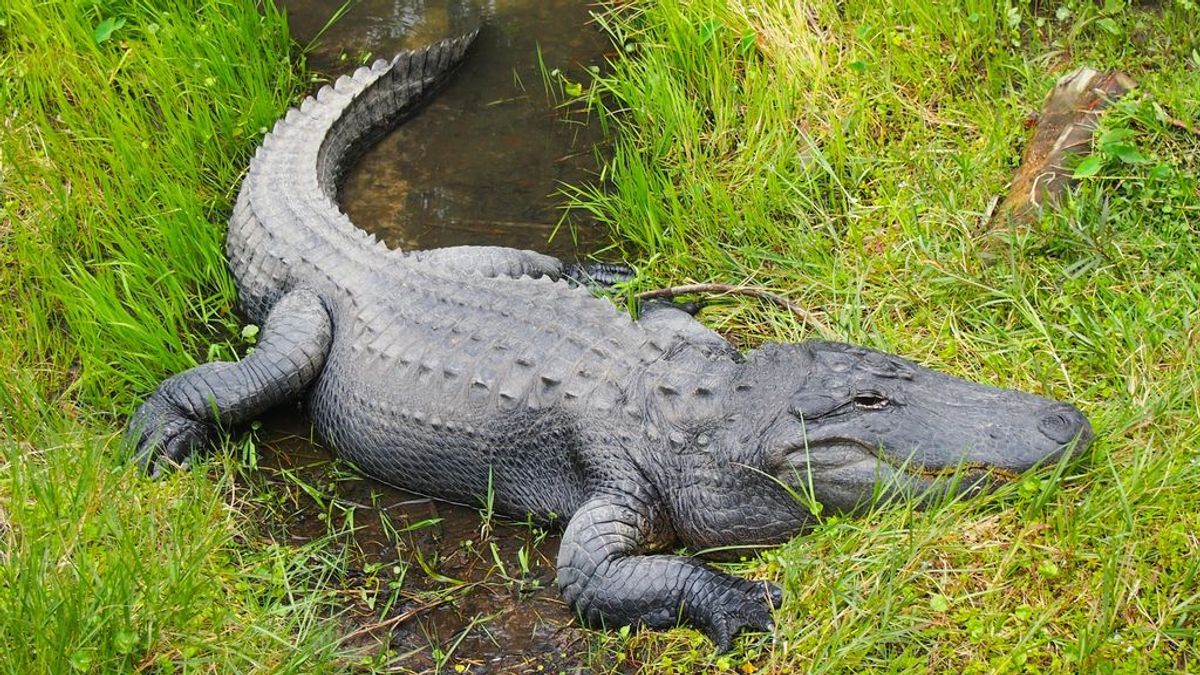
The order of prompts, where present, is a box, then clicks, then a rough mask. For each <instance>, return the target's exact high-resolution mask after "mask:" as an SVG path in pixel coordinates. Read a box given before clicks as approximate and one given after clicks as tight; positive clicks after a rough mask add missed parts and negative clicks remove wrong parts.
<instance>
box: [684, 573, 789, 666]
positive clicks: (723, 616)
mask: <svg viewBox="0 0 1200 675" xmlns="http://www.w3.org/2000/svg"><path fill="white" fill-rule="evenodd" d="M782 602H783V592H782V591H780V590H779V587H777V586H775V585H774V584H770V583H767V582H760V581H747V580H745V579H736V580H735V582H734V583H733V584H731V585H729V586H725V587H723V588H722V589H721V591H720V592H719V593H718V595H717V597H715V598H713V602H712V604H711V605H710V606H709V608H708V612H707V616H705V617H704V618H703V620H702V622H701V625H700V630H701V631H702V632H703V633H704V634H705V635H707V636H708V638H709V639H710V640H712V641H713V644H715V645H716V647H717V651H718V652H727V651H729V650H730V649H732V647H733V639H734V638H735V637H737V636H738V634H739V633H741V632H743V631H758V632H767V633H770V632H773V631H774V629H775V624H774V622H772V621H771V610H772V609H774V608H778V607H779V605H780V604H781V603H782Z"/></svg>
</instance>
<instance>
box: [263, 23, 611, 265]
mask: <svg viewBox="0 0 1200 675" xmlns="http://www.w3.org/2000/svg"><path fill="white" fill-rule="evenodd" d="M284 4H285V5H286V6H287V8H288V10H289V20H290V23H291V26H292V29H293V34H294V35H296V37H297V39H298V40H300V41H301V43H305V42H306V41H308V40H310V39H311V38H310V36H313V35H316V34H317V32H319V31H320V29H321V26H322V25H323V24H324V22H325V19H326V17H327V16H328V13H329V12H330V11H331V10H332V7H335V6H336V4H337V3H329V2H320V1H319V0H285V2H284ZM589 21H590V16H589V13H588V6H587V4H586V3H585V2H581V1H580V0H569V1H568V0H487V1H485V2H478V1H476V2H469V1H463V0H440V1H420V0H363V1H362V2H359V3H357V4H355V5H354V8H353V9H352V10H351V11H350V13H349V14H347V15H346V16H345V17H344V18H343V19H342V20H341V21H340V22H338V23H337V24H335V25H334V26H333V27H332V28H330V29H329V30H328V31H326V32H325V33H324V34H323V35H322V36H321V38H320V39H319V40H318V42H317V46H316V49H315V51H314V52H313V54H312V56H311V57H310V60H309V63H310V65H311V66H312V67H313V68H314V69H316V70H318V71H319V72H323V73H328V74H338V73H341V72H345V71H349V70H352V69H353V67H354V66H355V65H357V64H359V63H361V62H363V61H364V58H362V57H363V56H364V55H369V58H367V59H365V60H367V61H368V62H369V61H370V60H374V59H376V58H390V57H391V56H392V55H393V54H395V53H396V52H398V51H400V50H403V49H410V48H418V47H421V46H424V45H427V44H430V43H431V42H435V41H437V40H439V39H441V38H443V37H450V36H454V35H459V34H461V33H464V32H467V31H470V30H472V29H474V28H475V27H481V32H480V34H479V37H478V38H477V40H476V44H475V47H474V49H473V51H472V53H471V54H470V56H469V57H468V59H467V61H466V63H464V64H463V66H462V67H461V68H460V69H459V71H458V72H457V73H456V74H455V76H454V79H453V80H452V82H451V83H450V85H449V86H448V87H447V88H446V89H445V90H444V91H442V92H441V93H440V94H438V96H437V97H436V98H435V99H433V101H432V102H431V103H430V105H429V106H428V107H427V108H426V109H425V110H424V111H423V112H422V113H421V114H420V115H418V116H417V117H416V118H414V119H412V120H409V121H407V122H405V123H404V124H403V125H402V126H401V127H400V128H399V129H397V130H396V131H395V132H393V133H392V134H390V135H389V136H387V137H386V138H385V139H384V140H383V141H382V142H380V143H379V145H377V146H376V147H375V148H374V149H372V150H371V151H370V152H368V153H367V155H366V156H364V157H363V158H362V160H361V162H360V164H359V165H358V167H357V168H356V169H354V170H353V171H352V172H351V174H350V175H349V176H348V177H347V180H346V183H345V185H344V188H343V193H342V208H343V210H345V211H346V213H347V215H349V216H350V218H351V220H353V221H354V222H355V223H356V224H357V225H358V226H360V227H362V228H364V229H366V230H368V231H371V232H374V233H376V234H378V235H380V236H382V237H383V238H384V239H385V240H386V241H387V242H388V244H389V245H391V246H393V247H403V248H435V247H439V246H453V245H457V244H496V245H502V246H513V247H516V248H530V249H534V250H539V251H543V252H547V253H552V254H554V255H559V256H562V257H567V258H574V257H576V255H577V254H578V253H579V252H580V251H585V252H586V251H590V250H595V249H596V248H597V247H598V244H599V242H600V240H601V237H600V236H599V233H598V231H597V228H596V227H595V226H594V225H593V224H591V223H589V222H587V221H583V220H580V221H577V222H575V223H574V224H575V226H576V227H575V231H576V232H577V233H578V234H579V239H580V242H579V244H578V245H577V244H576V242H575V241H573V237H572V231H571V228H570V227H564V228H562V230H561V231H559V232H558V233H557V234H556V235H555V229H556V227H557V225H558V223H559V221H560V218H561V216H562V211H561V209H560V208H559V207H560V205H561V204H562V202H563V200H562V198H561V196H559V194H558V191H559V189H560V187H561V185H563V184H573V185H580V184H583V183H586V182H588V181H591V180H593V179H594V176H595V174H596V172H597V171H598V167H597V162H596V155H595V146H596V145H597V144H598V143H599V141H600V132H599V130H598V128H597V127H598V125H594V124H593V125H589V124H587V123H586V122H587V118H586V117H585V116H583V115H582V114H575V115H571V116H570V118H569V119H568V116H567V115H566V113H565V111H564V110H563V109H561V108H557V107H556V106H555V105H554V103H553V102H552V101H550V100H549V99H548V95H547V93H546V87H545V85H544V82H543V74H542V70H541V69H540V68H539V65H538V63H539V58H540V59H541V62H542V63H544V64H545V67H546V70H553V69H556V68H557V69H559V70H561V71H562V72H563V73H564V74H566V75H567V76H568V77H570V78H571V80H572V81H574V82H579V81H580V80H581V79H582V78H583V77H584V75H585V74H586V70H585V68H587V67H590V66H598V65H599V64H601V63H602V62H603V52H604V50H605V49H607V48H608V43H607V41H606V39H605V37H604V36H603V35H602V34H601V33H600V32H599V31H598V30H596V29H595V27H594V26H592V25H590V24H589ZM539 50H540V57H539ZM551 235H555V236H553V240H552V241H550V242H549V243H547V242H548V240H550V239H551Z"/></svg>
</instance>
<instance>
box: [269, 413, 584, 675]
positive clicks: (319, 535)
mask: <svg viewBox="0 0 1200 675" xmlns="http://www.w3.org/2000/svg"><path fill="white" fill-rule="evenodd" d="M259 438H260V441H259V446H258V452H259V453H260V458H259V472H260V475H262V476H264V477H265V479H266V480H267V481H268V483H269V484H270V485H271V491H272V493H273V494H274V495H276V496H277V499H278V500H279V502H280V503H279V507H278V508H277V509H276V512H277V513H278V514H280V515H279V516H277V517H276V518H275V522H272V523H270V524H269V525H268V527H269V529H272V530H275V531H277V532H280V533H282V534H283V536H286V537H287V540H288V541H289V542H290V543H291V544H292V545H295V546H302V545H304V544H306V543H309V542H312V541H325V542H327V543H326V544H325V546H326V547H342V546H344V547H346V548H347V550H346V551H345V554H346V557H347V561H348V562H347V568H346V572H345V575H344V577H343V578H342V579H341V580H339V586H340V587H339V589H338V593H339V595H340V596H341V602H340V604H342V605H343V606H344V608H345V613H344V614H343V615H342V617H341V620H342V624H343V627H342V633H343V635H345V636H347V638H346V639H347V642H346V646H347V647H349V648H350V649H351V650H360V651H361V652H362V653H363V655H364V661H363V662H361V663H359V664H356V665H359V666H361V667H363V668H364V669H374V668H379V669H382V670H387V671H390V672H439V671H440V672H470V673H543V672H544V673H558V672H572V673H574V672H581V671H583V672H587V669H586V668H585V667H584V665H583V663H584V659H583V658H581V656H582V655H585V654H586V653H587V650H588V635H587V632H586V631H585V630H584V629H583V628H582V627H580V626H579V624H578V622H576V621H575V620H574V618H573V615H572V614H571V612H570V611H569V610H568V609H567V607H566V605H565V604H564V603H563V602H562V600H561V599H560V598H559V596H558V591H557V587H556V586H555V564H554V558H555V555H556V553H557V551H558V544H559V541H560V534H559V533H558V532H557V531H552V530H545V529H542V528H539V527H536V526H534V525H531V524H528V523H516V522H511V521H507V520H503V519H499V518H490V517H489V516H488V512H487V505H486V504H480V505H478V506H477V507H475V508H470V507H467V506H459V505H453V504H447V503H445V502H439V501H436V500H432V499H429V498H427V497H423V496H421V495H417V494H412V493H409V492H405V491H403V490H398V489H395V488H392V487H389V486H386V485H383V484H380V483H378V482H376V481H373V480H368V479H365V478H363V477H361V476H360V475H359V474H357V473H356V472H354V471H353V469H352V468H351V467H349V466H348V465H346V464H345V463H342V462H339V461H337V460H335V459H333V458H332V457H331V456H330V454H329V453H328V452H327V451H326V450H325V449H323V448H322V447H320V445H319V444H318V443H316V442H315V441H314V439H313V438H312V437H311V431H310V427H309V425H308V424H307V422H306V421H305V420H304V419H303V418H302V417H301V416H299V415H297V414H295V413H294V412H289V411H280V412H277V413H276V414H275V415H274V416H272V417H271V418H268V419H266V420H264V424H263V428H262V430H261V431H260V433H259ZM331 536H332V539H331V538H330V537H331Z"/></svg>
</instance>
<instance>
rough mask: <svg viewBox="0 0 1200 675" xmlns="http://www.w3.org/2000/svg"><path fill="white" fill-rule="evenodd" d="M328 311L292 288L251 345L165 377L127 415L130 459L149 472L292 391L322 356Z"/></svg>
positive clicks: (175, 462) (328, 336)
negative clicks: (242, 352) (242, 354)
mask: <svg viewBox="0 0 1200 675" xmlns="http://www.w3.org/2000/svg"><path fill="white" fill-rule="evenodd" d="M331 340H332V326H331V323H330V320H329V314H328V313H327V312H326V311H325V307H324V305H322V303H321V301H320V299H319V298H317V296H316V295H314V294H312V293H310V292H308V291H304V290H298V291H292V292H291V293H288V294H287V295H285V296H284V297H283V298H281V299H280V300H279V301H278V302H277V303H275V307H274V308H272V310H271V313H270V315H269V316H268V317H267V321H266V323H265V325H264V326H263V330H262V337H261V339H260V340H259V343H258V345H257V347H256V348H255V349H254V352H253V353H251V354H250V355H249V356H247V357H246V358H244V359H242V360H241V361H238V362H236V363H228V362H218V363H206V364H204V365H201V366H197V367H195V368H192V369H191V370H189V371H187V372H184V373H180V374H179V375H175V376H173V377H171V378H168V379H167V380H165V381H164V382H163V383H162V384H161V385H159V387H158V389H157V390H156V391H155V392H154V393H153V394H151V395H150V397H149V398H148V399H146V402H145V403H143V404H142V406H141V407H140V408H138V410H137V412H136V413H134V415H133V417H132V418H131V419H130V420H129V430H128V433H127V440H128V443H129V445H130V446H131V447H132V448H134V458H135V461H136V462H137V463H138V464H139V465H140V466H141V467H142V468H143V469H144V470H146V471H147V472H148V473H149V474H150V475H152V476H156V475H158V474H159V473H160V472H162V471H163V470H164V469H165V468H167V467H170V466H179V465H182V464H183V463H184V462H185V461H186V460H187V458H188V456H189V455H190V454H191V453H192V452H193V451H196V450H199V449H202V448H203V447H204V446H206V445H207V444H208V443H209V441H210V440H211V438H212V435H213V432H214V431H216V430H217V429H218V428H220V427H228V426H232V425H235V424H239V423H242V422H246V421H248V420H250V419H252V418H254V417H255V416H256V415H259V414H261V413H262V412H263V411H265V410H267V409H268V408H270V407H272V406H274V405H277V404H279V403H283V402H284V401H287V400H289V399H293V398H295V397H297V396H299V395H300V393H301V392H303V391H304V389H305V388H306V387H307V386H308V385H309V383H310V382H312V380H313V378H315V377H316V376H317V373H319V372H320V371H321V367H322V366H323V365H324V363H325V356H326V354H327V353H328V351H329V344H330V342H331Z"/></svg>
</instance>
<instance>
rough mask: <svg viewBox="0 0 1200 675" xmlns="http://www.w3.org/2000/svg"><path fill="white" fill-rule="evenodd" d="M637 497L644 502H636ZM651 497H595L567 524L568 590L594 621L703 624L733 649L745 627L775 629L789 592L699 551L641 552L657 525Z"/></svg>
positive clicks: (563, 570) (562, 554)
mask: <svg viewBox="0 0 1200 675" xmlns="http://www.w3.org/2000/svg"><path fill="white" fill-rule="evenodd" d="M631 504H637V506H632V505H631ZM644 511H645V505H644V502H641V501H640V500H630V499H629V498H628V497H625V498H622V497H619V496H612V497H609V496H602V497H594V498H592V499H590V500H589V501H588V502H587V503H585V504H584V505H583V506H582V507H581V508H580V509H579V510H578V511H576V512H575V515H574V516H572V518H571V521H570V523H569V524H568V525H567V530H566V533H565V534H564V535H563V542H562V547H561V548H560V549H559V553H558V585H559V588H560V590H561V591H562V594H563V598H564V599H565V600H566V601H567V603H568V604H569V605H571V607H572V608H574V610H575V612H576V613H577V614H578V615H579V616H580V618H581V619H583V620H584V622H586V623H587V624H589V625H592V626H597V627H615V626H624V625H633V626H645V627H647V628H658V629H662V628H671V627H674V626H678V625H690V626H693V627H695V628H698V629H699V630H701V631H702V632H703V633H704V634H705V635H707V636H708V637H709V638H710V639H711V640H712V641H713V642H714V643H715V644H716V646H717V649H719V650H720V651H727V650H728V649H729V648H730V647H731V645H732V641H733V638H734V636H736V635H737V634H738V633H739V632H740V631H742V630H743V629H749V630H760V631H769V630H771V628H772V624H771V609H772V608H775V607H778V606H779V604H780V602H781V601H782V594H781V592H780V591H779V589H778V588H776V587H774V586H773V585H771V584H767V583H762V582H754V581H747V580H745V579H741V578H738V577H735V576H731V575H728V574H725V573H723V572H719V571H717V570H715V569H713V568H711V567H709V566H708V565H705V564H704V563H702V562H700V561H698V560H695V559H693V558H685V557H682V556H673V555H638V551H639V549H641V548H643V547H644V546H645V542H646V541H647V540H648V537H649V536H650V533H651V532H652V530H653V526H652V522H653V516H652V515H651V514H647V513H645V512H644Z"/></svg>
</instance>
